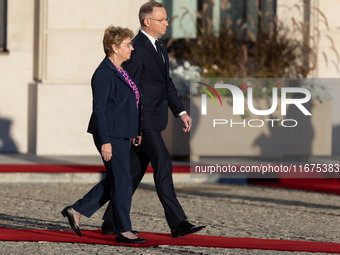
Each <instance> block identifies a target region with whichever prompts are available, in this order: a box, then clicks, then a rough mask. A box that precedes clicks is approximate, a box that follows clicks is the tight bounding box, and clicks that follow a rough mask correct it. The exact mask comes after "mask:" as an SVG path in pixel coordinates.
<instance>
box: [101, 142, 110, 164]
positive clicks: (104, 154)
mask: <svg viewBox="0 0 340 255" xmlns="http://www.w3.org/2000/svg"><path fill="white" fill-rule="evenodd" d="M102 157H103V159H104V160H105V161H110V159H111V157H112V145H111V143H105V144H103V145H102Z"/></svg>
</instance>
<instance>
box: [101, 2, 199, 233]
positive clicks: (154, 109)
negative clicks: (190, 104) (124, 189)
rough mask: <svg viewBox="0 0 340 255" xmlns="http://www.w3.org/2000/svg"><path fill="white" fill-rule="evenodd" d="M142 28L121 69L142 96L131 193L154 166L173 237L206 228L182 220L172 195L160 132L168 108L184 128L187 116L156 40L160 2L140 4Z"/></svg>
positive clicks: (108, 220) (162, 28)
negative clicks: (137, 87) (140, 131)
mask: <svg viewBox="0 0 340 255" xmlns="http://www.w3.org/2000/svg"><path fill="white" fill-rule="evenodd" d="M139 19H140V23H141V30H140V32H139V33H138V34H137V36H136V37H135V38H134V39H133V40H132V41H133V47H134V51H133V52H132V55H131V58H130V60H128V61H126V62H124V64H123V65H124V67H125V68H126V70H127V71H128V73H129V74H130V75H131V77H132V78H133V79H134V81H135V82H136V84H138V86H139V87H140V90H141V95H142V100H141V104H142V106H141V108H142V112H143V115H142V136H143V139H142V142H141V145H140V146H133V148H132V150H131V172H132V180H133V192H134V191H135V190H136V188H137V187H138V185H139V183H140V181H141V180H142V178H143V176H144V174H145V171H146V169H147V167H148V164H149V163H150V162H151V166H152V168H153V169H154V181H155V187H156V191H157V194H158V197H159V199H160V201H161V203H162V205H163V208H164V211H165V217H166V220H167V223H168V225H169V227H170V228H171V234H172V237H174V238H176V237H181V236H185V235H189V234H192V233H195V232H198V231H200V230H202V229H204V228H205V226H199V227H197V226H194V225H193V224H191V223H189V222H188V221H187V220H186V218H187V217H186V216H185V213H184V211H183V209H182V207H181V205H180V203H179V202H178V200H177V198H176V193H175V189H174V186H173V180H172V161H171V156H170V154H169V151H168V149H167V148H166V146H165V143H164V141H163V138H162V136H161V131H163V130H164V129H165V128H166V126H167V122H168V107H170V109H171V111H172V113H173V114H174V115H175V116H176V117H180V119H181V120H182V121H183V123H184V125H185V127H184V128H183V131H184V132H188V131H189V130H190V127H191V118H190V116H189V115H188V114H187V113H186V111H185V109H184V107H183V104H182V102H181V100H180V98H179V97H178V95H177V91H176V88H175V86H174V84H173V82H172V80H171V78H170V76H169V59H168V54H167V50H166V47H165V44H164V43H163V42H162V41H160V40H157V38H158V37H160V36H162V35H164V34H165V32H166V29H167V26H168V25H169V24H168V18H167V14H166V11H165V9H164V7H163V5H162V4H161V3H157V2H147V3H145V4H144V5H142V7H141V8H140V11H139ZM111 215H112V213H111V205H109V206H108V208H107V210H106V212H105V214H104V216H103V219H104V222H103V225H102V234H107V235H109V234H111V233H112V231H111V225H112V216H111Z"/></svg>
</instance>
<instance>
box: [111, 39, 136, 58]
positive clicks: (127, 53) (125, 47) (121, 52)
mask: <svg viewBox="0 0 340 255" xmlns="http://www.w3.org/2000/svg"><path fill="white" fill-rule="evenodd" d="M114 50H115V49H114ZM131 51H133V47H132V42H131V38H126V39H124V41H123V42H122V43H121V44H120V45H119V46H118V47H116V50H115V52H116V56H117V58H118V59H119V60H121V61H122V62H124V61H126V60H128V59H129V58H130V57H131Z"/></svg>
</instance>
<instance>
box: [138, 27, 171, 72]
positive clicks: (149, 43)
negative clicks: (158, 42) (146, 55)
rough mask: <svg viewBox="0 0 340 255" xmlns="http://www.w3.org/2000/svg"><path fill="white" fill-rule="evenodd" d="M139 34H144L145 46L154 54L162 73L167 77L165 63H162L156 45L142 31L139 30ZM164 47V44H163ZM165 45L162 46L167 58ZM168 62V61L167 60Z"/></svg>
mask: <svg viewBox="0 0 340 255" xmlns="http://www.w3.org/2000/svg"><path fill="white" fill-rule="evenodd" d="M139 34H140V35H141V36H142V38H143V39H144V46H145V47H146V48H147V50H148V51H149V52H150V54H151V55H152V57H153V58H154V60H155V61H156V62H157V65H158V67H159V69H160V71H161V73H162V75H163V76H164V77H165V78H166V72H165V67H164V63H162V62H161V61H162V60H161V59H160V57H159V55H158V53H157V51H156V49H155V47H154V46H153V45H152V43H151V42H150V40H149V39H148V38H147V37H146V36H145V35H144V34H143V33H142V32H140V31H139ZM162 44H164V43H162ZM163 47H164V46H163ZM163 47H161V50H162V53H163V56H164V59H166V57H165V53H164V50H163V49H162V48H163ZM165 62H166V61H165Z"/></svg>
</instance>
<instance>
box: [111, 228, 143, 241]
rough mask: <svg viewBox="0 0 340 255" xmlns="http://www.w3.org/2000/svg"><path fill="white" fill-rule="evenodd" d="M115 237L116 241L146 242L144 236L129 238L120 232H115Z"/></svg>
mask: <svg viewBox="0 0 340 255" xmlns="http://www.w3.org/2000/svg"><path fill="white" fill-rule="evenodd" d="M131 232H132V231H131ZM115 238H116V242H117V243H134V244H137V243H145V242H146V240H145V239H144V238H140V237H137V238H136V239H129V238H127V237H125V236H123V235H121V234H117V235H116V236H115Z"/></svg>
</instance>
